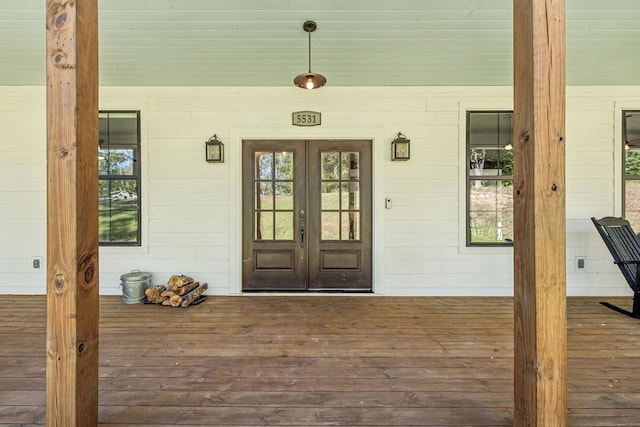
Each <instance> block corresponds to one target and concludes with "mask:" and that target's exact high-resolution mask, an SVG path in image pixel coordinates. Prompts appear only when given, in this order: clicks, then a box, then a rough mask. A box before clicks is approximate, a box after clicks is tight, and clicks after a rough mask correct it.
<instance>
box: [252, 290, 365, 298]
mask: <svg viewBox="0 0 640 427" xmlns="http://www.w3.org/2000/svg"><path fill="white" fill-rule="evenodd" d="M344 294H349V295H375V293H374V292H373V291H372V290H353V289H309V290H307V291H285V290H282V291H277V290H276V291H266V290H265V291H263V290H246V291H242V293H241V295H251V296H314V295H323V296H327V295H344Z"/></svg>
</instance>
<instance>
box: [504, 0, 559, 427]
mask: <svg viewBox="0 0 640 427" xmlns="http://www.w3.org/2000/svg"><path fill="white" fill-rule="evenodd" d="M513 4H514V19H513V28H514V43H513V45H514V46H513V47H514V141H516V144H514V153H515V160H514V189H513V192H514V195H513V196H514V228H515V230H514V237H515V239H514V258H515V259H514V263H515V266H514V269H515V276H514V277H515V283H514V297H515V298H514V299H515V302H514V317H515V319H514V320H515V337H514V338H515V353H514V358H515V360H514V367H515V372H514V378H515V380H514V397H515V402H514V425H515V426H527V427H532V426H540V427H547V426H554V427H560V426H564V425H566V422H567V329H566V328H567V319H566V266H565V263H566V256H565V252H566V249H565V247H566V238H565V218H566V215H565V0H514V3H513Z"/></svg>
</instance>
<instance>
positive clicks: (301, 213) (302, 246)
mask: <svg viewBox="0 0 640 427" xmlns="http://www.w3.org/2000/svg"><path fill="white" fill-rule="evenodd" d="M298 217H299V218H300V247H301V248H304V209H300V211H299V212H298Z"/></svg>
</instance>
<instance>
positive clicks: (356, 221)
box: [340, 212, 360, 240]
mask: <svg viewBox="0 0 640 427" xmlns="http://www.w3.org/2000/svg"><path fill="white" fill-rule="evenodd" d="M340 240H360V214H359V213H358V212H343V213H342V230H341V233H340Z"/></svg>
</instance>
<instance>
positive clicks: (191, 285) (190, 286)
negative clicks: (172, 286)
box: [175, 282, 200, 295]
mask: <svg viewBox="0 0 640 427" xmlns="http://www.w3.org/2000/svg"><path fill="white" fill-rule="evenodd" d="M198 286H200V282H193V283H189V284H187V285H184V286H183V287H181V288H179V289H177V290H176V291H175V295H186V294H188V293H189V292H191V291H192V290H194V289H195V288H197V287H198Z"/></svg>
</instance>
